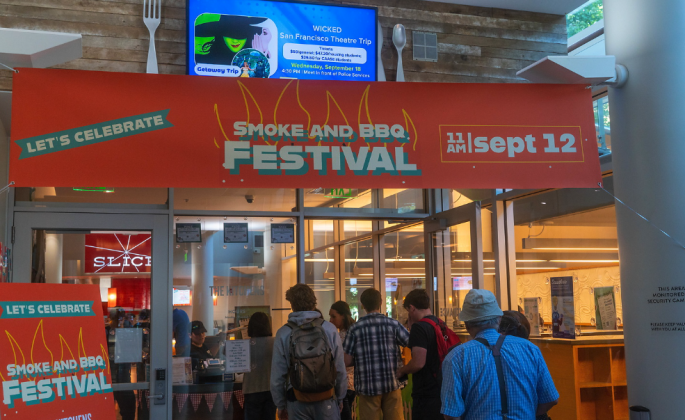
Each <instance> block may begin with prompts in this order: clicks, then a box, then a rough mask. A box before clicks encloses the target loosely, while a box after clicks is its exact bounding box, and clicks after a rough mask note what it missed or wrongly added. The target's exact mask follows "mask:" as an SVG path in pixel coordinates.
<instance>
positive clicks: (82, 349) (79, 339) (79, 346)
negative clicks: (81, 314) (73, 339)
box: [76, 328, 88, 359]
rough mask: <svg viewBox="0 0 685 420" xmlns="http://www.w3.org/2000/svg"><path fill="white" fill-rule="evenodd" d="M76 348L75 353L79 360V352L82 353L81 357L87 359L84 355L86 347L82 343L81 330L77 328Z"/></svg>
mask: <svg viewBox="0 0 685 420" xmlns="http://www.w3.org/2000/svg"><path fill="white" fill-rule="evenodd" d="M76 348H77V349H78V350H77V353H78V357H79V359H80V358H81V351H83V357H88V355H87V354H86V347H85V345H84V343H83V328H79V330H78V344H77V345H76Z"/></svg>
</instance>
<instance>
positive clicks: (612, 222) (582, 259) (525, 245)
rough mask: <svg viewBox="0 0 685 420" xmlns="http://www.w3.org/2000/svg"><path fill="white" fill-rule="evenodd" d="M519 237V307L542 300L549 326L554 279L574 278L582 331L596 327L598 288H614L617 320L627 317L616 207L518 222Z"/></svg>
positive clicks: (541, 311) (576, 316) (541, 307)
mask: <svg viewBox="0 0 685 420" xmlns="http://www.w3.org/2000/svg"><path fill="white" fill-rule="evenodd" d="M549 204H551V203H548V204H547V205H549ZM514 206H515V207H514V208H515V210H514V211H516V205H514ZM515 233H516V278H517V286H518V287H517V293H518V297H519V305H520V306H523V305H522V302H523V298H526V297H540V298H541V303H540V315H541V316H542V318H543V319H544V320H545V322H546V324H549V323H551V321H552V304H551V288H550V279H551V278H552V277H565V276H571V277H572V278H573V281H574V294H577V299H576V301H575V309H576V310H575V321H576V323H577V325H580V326H581V328H582V330H589V331H591V330H595V328H596V321H597V320H596V319H595V318H596V317H595V302H594V289H595V288H596V287H614V288H615V295H616V296H615V299H616V302H615V304H616V316H617V318H618V319H619V320H620V319H622V318H623V314H622V306H621V304H620V271H619V259H618V239H617V234H616V211H615V208H614V206H610V207H605V208H601V209H596V210H592V211H587V212H583V213H572V214H566V215H560V216H558V217H554V218H549V219H542V220H536V221H534V222H529V223H521V224H517V225H516V226H515ZM620 325H621V323H620V322H619V326H620Z"/></svg>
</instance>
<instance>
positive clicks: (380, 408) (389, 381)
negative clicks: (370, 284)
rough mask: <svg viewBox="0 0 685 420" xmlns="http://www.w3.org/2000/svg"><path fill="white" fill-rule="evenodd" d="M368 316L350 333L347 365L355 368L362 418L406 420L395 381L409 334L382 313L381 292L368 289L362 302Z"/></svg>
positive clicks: (346, 347) (362, 297)
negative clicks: (401, 352) (402, 350)
mask: <svg viewBox="0 0 685 420" xmlns="http://www.w3.org/2000/svg"><path fill="white" fill-rule="evenodd" d="M359 300H360V301H361V304H362V306H363V307H364V310H366V312H367V315H366V316H363V317H362V318H361V319H359V321H357V322H356V323H355V324H353V325H352V326H351V327H350V329H349V330H348V331H347V336H346V337H345V342H344V343H343V350H344V351H345V364H346V365H347V366H354V388H355V390H356V391H357V395H358V398H359V399H358V403H357V406H358V407H359V418H360V419H362V420H377V419H380V418H381V414H382V416H383V420H403V418H404V416H403V414H402V394H401V392H400V384H399V381H398V380H397V378H396V376H395V375H396V372H397V368H398V362H399V359H400V346H402V347H406V346H407V344H408V342H409V331H407V329H406V328H404V327H403V326H402V324H400V323H399V322H398V321H397V320H395V319H392V318H388V317H386V316H385V315H383V314H381V313H380V308H381V303H382V302H381V293H380V292H379V291H378V290H376V289H367V290H365V291H364V292H363V293H362V295H361V297H360V299H359Z"/></svg>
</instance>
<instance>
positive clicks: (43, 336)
mask: <svg viewBox="0 0 685 420" xmlns="http://www.w3.org/2000/svg"><path fill="white" fill-rule="evenodd" d="M38 331H40V337H41V339H42V340H43V347H45V350H47V351H48V353H50V365H53V364H54V363H55V358H54V356H53V355H52V352H51V351H50V349H49V348H48V345H47V343H46V342H45V333H44V332H43V320H42V319H41V320H40V322H39V323H38V326H37V327H36V332H35V333H34V334H33V342H32V343H31V363H35V362H34V361H33V349H34V347H35V346H36V338H37V337H38Z"/></svg>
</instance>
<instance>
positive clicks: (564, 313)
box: [550, 276, 576, 339]
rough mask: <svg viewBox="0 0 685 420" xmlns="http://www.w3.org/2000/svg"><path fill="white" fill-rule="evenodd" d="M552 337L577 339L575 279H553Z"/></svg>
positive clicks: (551, 284)
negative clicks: (574, 297)
mask: <svg viewBox="0 0 685 420" xmlns="http://www.w3.org/2000/svg"><path fill="white" fill-rule="evenodd" d="M550 286H551V288H552V337H554V338H571V339H574V338H576V321H575V307H574V301H573V277H572V276H566V277H552V278H551V279H550Z"/></svg>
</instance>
